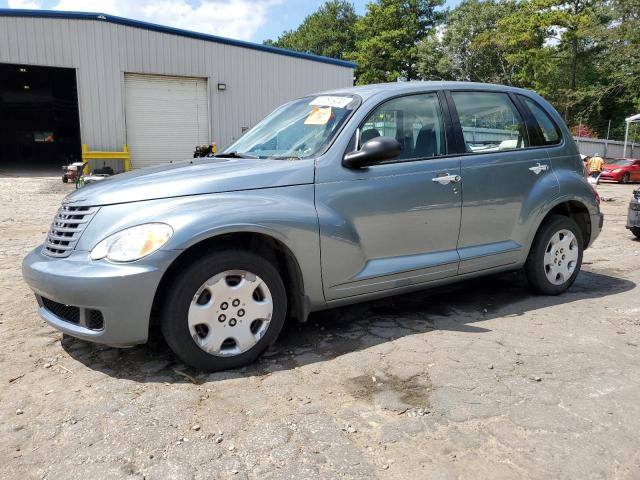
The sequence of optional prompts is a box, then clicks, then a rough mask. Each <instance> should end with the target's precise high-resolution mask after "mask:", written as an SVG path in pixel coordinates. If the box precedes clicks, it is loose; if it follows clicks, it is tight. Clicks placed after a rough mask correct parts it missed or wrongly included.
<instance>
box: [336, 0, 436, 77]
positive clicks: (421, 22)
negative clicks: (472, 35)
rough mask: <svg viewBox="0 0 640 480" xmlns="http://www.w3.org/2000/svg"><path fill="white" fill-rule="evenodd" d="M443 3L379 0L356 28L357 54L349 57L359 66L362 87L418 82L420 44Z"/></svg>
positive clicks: (429, 30)
mask: <svg viewBox="0 0 640 480" xmlns="http://www.w3.org/2000/svg"><path fill="white" fill-rule="evenodd" d="M443 3H444V0H378V1H377V2H371V3H369V4H368V5H367V11H366V13H365V14H364V16H362V17H361V18H359V19H358V21H357V22H356V26H355V33H356V42H355V51H354V52H352V53H351V54H349V55H348V57H347V58H350V59H351V60H353V61H355V62H356V63H357V64H358V69H357V70H356V79H357V83H359V84H367V83H375V82H393V81H396V80H398V79H399V78H401V79H404V80H416V79H419V78H420V76H419V74H418V69H417V63H418V42H419V40H420V39H422V38H425V36H426V35H428V34H429V33H430V32H431V31H432V30H433V29H434V28H435V26H436V25H437V23H438V21H439V20H440V18H441V16H442V14H441V13H439V12H438V11H437V10H436V9H437V7H439V6H441V5H442V4H443Z"/></svg>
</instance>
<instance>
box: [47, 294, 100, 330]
mask: <svg viewBox="0 0 640 480" xmlns="http://www.w3.org/2000/svg"><path fill="white" fill-rule="evenodd" d="M41 299H42V306H43V307H44V308H46V309H47V310H49V311H50V312H51V313H52V314H54V315H55V316H56V317H58V318H59V319H60V320H64V321H65V322H69V323H73V324H74V325H80V326H81V327H85V328H88V329H90V330H102V329H103V328H104V317H103V315H102V312H101V311H100V310H95V309H93V308H81V307H76V306H74V305H65V304H64V303H58V302H55V301H53V300H50V299H48V298H45V297H41Z"/></svg>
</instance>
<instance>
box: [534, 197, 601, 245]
mask: <svg viewBox="0 0 640 480" xmlns="http://www.w3.org/2000/svg"><path fill="white" fill-rule="evenodd" d="M552 215H562V216H565V217H569V218H571V219H572V220H573V221H574V222H576V223H577V224H578V226H579V227H580V231H581V233H582V239H583V241H584V248H585V249H586V248H587V247H588V246H589V244H590V242H591V215H590V213H589V208H588V207H587V205H585V204H584V203H583V202H581V201H580V200H578V199H573V198H570V199H563V200H560V201H558V202H557V203H555V204H554V205H552V206H551V208H550V209H549V210H548V211H547V212H546V214H545V215H544V216H543V217H542V219H541V220H540V222H539V223H538V225H537V227H536V230H535V232H536V233H537V232H538V230H540V226H541V225H542V224H543V223H544V221H545V220H546V219H547V218H549V217H550V216H552Z"/></svg>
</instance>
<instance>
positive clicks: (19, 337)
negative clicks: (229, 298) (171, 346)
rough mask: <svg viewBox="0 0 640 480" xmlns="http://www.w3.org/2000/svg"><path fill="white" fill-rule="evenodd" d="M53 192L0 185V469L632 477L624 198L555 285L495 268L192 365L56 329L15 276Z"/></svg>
mask: <svg viewBox="0 0 640 480" xmlns="http://www.w3.org/2000/svg"><path fill="white" fill-rule="evenodd" d="M69 188H70V187H68V186H63V184H62V183H61V182H60V180H59V179H58V178H57V177H56V178H37V177H32V178H0V226H1V227H2V249H1V251H0V257H1V259H2V262H0V269H1V275H0V306H1V307H0V363H1V367H0V384H1V386H2V387H1V389H0V429H1V430H0V458H1V459H2V466H1V467H0V477H1V478H20V479H22V478H48V479H60V478H78V479H85V478H118V479H119V478H125V477H134V478H142V477H144V478H150V479H154V478H172V479H181V478H198V479H199V478H234V479H243V478H247V479H254V478H261V479H262V478H265V479H285V478H291V479H304V478H314V479H316V478H332V479H333V478H385V479H386V478H390V479H412V478H420V479H423V478H429V479H430V478H433V479H450V478H451V479H453V478H469V479H479V478H508V479H513V478H540V479H548V478H580V479H587V478H589V479H596V478H620V479H625V478H628V479H631V478H640V449H639V448H638V445H640V346H639V345H640V296H639V295H638V290H637V288H636V283H638V282H639V281H640V270H639V269H638V267H639V266H640V256H639V255H638V254H639V251H640V243H639V242H636V241H635V240H634V239H633V238H632V236H631V235H630V234H629V233H628V232H627V231H626V230H625V228H624V224H625V222H624V221H625V217H626V209H627V202H628V199H629V197H630V195H631V191H632V189H633V187H631V186H620V185H604V186H600V188H599V190H600V192H601V194H602V195H603V196H604V197H605V198H607V199H610V201H607V202H604V203H603V209H604V211H605V214H606V220H605V229H604V232H603V234H602V235H601V237H600V238H599V239H598V241H597V243H596V244H595V246H594V247H593V248H592V249H590V250H588V251H587V252H586V254H585V264H584V266H583V272H582V273H581V274H580V276H579V277H578V280H577V282H576V284H575V285H574V287H573V288H572V289H571V290H570V292H569V293H568V294H565V295H563V296H561V297H554V298H551V297H538V296H533V295H531V294H530V293H529V292H528V291H527V290H525V289H523V288H521V287H519V286H518V285H517V284H516V282H515V281H514V280H515V279H514V277H513V276H512V275H504V276H500V277H497V278H491V279H483V280H480V281H472V282H467V283H464V284H462V285H460V286H456V287H448V288H444V289H440V290H438V291H431V292H420V293H416V294H412V295H405V296H401V297H395V298H392V299H390V300H385V301H377V302H373V303H367V304H363V305H358V306H354V307H349V308H341V309H337V310H332V311H328V312H324V313H322V314H317V315H314V316H312V318H311V320H310V321H309V322H308V323H306V324H304V325H297V324H292V325H288V326H287V327H285V332H284V334H283V337H282V339H281V340H280V341H279V342H278V343H276V345H275V348H273V349H272V350H270V351H269V352H268V353H267V356H266V357H265V358H263V359H262V360H261V361H260V362H258V363H257V364H255V365H253V366H251V367H249V368H245V369H241V370H236V371H229V372H223V373H217V374H203V373H199V372H195V371H192V370H190V369H188V368H186V367H185V366H184V365H180V364H179V363H177V362H176V361H175V360H174V358H173V356H172V355H171V353H170V352H169V351H168V350H167V348H166V346H164V345H163V344H162V343H159V344H156V345H154V346H153V347H150V346H142V347H138V348H133V349H129V350H115V349H111V348H105V347H100V346H95V345H91V344H88V343H84V342H81V341H77V340H72V339H69V338H65V339H62V335H61V334H60V333H58V332H56V331H54V330H53V329H52V328H50V327H49V326H47V325H46V324H45V323H44V322H43V321H41V320H40V319H39V317H38V316H37V314H36V304H35V300H34V298H33V296H32V294H31V293H30V291H29V290H28V288H27V286H26V285H25V284H24V282H23V281H22V278H21V273H20V262H21V260H22V257H23V256H24V255H25V254H26V253H27V252H28V251H29V250H30V249H31V248H33V247H34V246H36V245H37V244H38V243H40V242H41V241H42V239H43V237H44V235H45V232H46V230H47V229H48V226H49V223H50V221H51V219H52V217H53V215H54V213H55V211H56V209H57V207H58V205H59V203H60V201H61V199H62V197H63V195H64V194H65V192H67V191H68V190H69Z"/></svg>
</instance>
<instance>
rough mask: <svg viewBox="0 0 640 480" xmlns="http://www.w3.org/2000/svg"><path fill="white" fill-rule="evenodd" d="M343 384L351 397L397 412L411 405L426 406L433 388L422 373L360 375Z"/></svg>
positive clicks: (411, 406)
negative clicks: (404, 375) (411, 374)
mask: <svg viewBox="0 0 640 480" xmlns="http://www.w3.org/2000/svg"><path fill="white" fill-rule="evenodd" d="M374 379H375V380H374ZM345 386H346V388H347V391H348V392H349V393H350V394H351V395H352V396H353V397H355V398H357V399H360V400H364V401H366V402H369V403H372V404H375V405H376V406H378V407H380V408H382V409H384V410H391V411H396V412H399V413H401V412H403V411H405V410H407V409H409V408H413V407H416V408H424V407H428V406H429V396H430V394H431V391H432V389H433V387H432V385H431V382H430V381H429V380H428V378H427V377H426V376H424V375H423V376H416V377H411V378H409V379H402V378H398V377H396V376H393V375H386V374H385V376H374V375H360V376H358V377H354V378H350V379H349V380H347V382H346V385H345Z"/></svg>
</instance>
